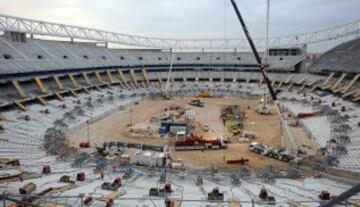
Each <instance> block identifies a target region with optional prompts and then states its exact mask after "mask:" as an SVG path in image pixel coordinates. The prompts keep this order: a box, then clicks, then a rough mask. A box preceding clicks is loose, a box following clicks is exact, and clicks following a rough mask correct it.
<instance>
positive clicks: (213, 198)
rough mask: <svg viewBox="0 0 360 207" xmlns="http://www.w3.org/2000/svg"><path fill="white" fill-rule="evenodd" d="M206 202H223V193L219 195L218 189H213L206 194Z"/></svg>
mask: <svg viewBox="0 0 360 207" xmlns="http://www.w3.org/2000/svg"><path fill="white" fill-rule="evenodd" d="M207 199H208V201H224V193H220V190H219V188H214V189H213V190H212V191H211V192H210V193H208V198H207Z"/></svg>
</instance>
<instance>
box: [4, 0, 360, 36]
mask: <svg viewBox="0 0 360 207" xmlns="http://www.w3.org/2000/svg"><path fill="white" fill-rule="evenodd" d="M237 3H238V6H239V8H240V10H241V12H242V13H243V16H244V18H245V21H246V22H247V24H248V27H249V29H250V31H251V33H252V35H253V36H254V37H264V36H265V33H264V32H265V10H266V0H237ZM359 9H360V0H271V29H270V30H271V35H272V36H279V35H287V34H295V33H302V32H308V31H314V30H319V29H322V28H327V27H332V26H335V25H338V24H343V23H347V22H350V21H353V20H356V19H358V18H359V16H360V15H359V14H360V12H359ZM0 13H2V14H8V15H13V16H19V17H26V18H32V19H39V20H45V21H52V22H59V23H66V24H71V25H79V26H85V27H91V28H97V29H103V30H109V31H115V32H122V33H129V34H136V35H144V36H153V37H170V38H223V37H224V34H225V36H226V37H234V38H237V37H243V34H242V32H241V30H240V29H241V28H240V25H239V23H238V22H237V19H236V16H235V13H234V11H233V9H232V7H231V3H230V0H0ZM224 28H225V29H224Z"/></svg>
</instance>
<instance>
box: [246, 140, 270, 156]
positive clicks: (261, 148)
mask: <svg viewBox="0 0 360 207" xmlns="http://www.w3.org/2000/svg"><path fill="white" fill-rule="evenodd" d="M249 149H250V150H251V151H253V152H255V153H257V154H263V153H264V152H265V151H266V150H267V149H268V146H266V145H264V144H262V143H258V142H252V143H250V145H249Z"/></svg>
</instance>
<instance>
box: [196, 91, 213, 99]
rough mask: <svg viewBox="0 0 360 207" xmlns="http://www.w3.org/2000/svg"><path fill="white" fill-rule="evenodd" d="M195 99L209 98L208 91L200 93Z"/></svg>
mask: <svg viewBox="0 0 360 207" xmlns="http://www.w3.org/2000/svg"><path fill="white" fill-rule="evenodd" d="M196 98H211V95H210V92H208V91H201V92H200V93H199V94H198V95H197V96H196Z"/></svg>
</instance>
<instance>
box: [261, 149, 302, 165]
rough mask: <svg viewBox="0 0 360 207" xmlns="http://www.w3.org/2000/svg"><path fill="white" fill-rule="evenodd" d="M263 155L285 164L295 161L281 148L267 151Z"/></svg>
mask: <svg viewBox="0 0 360 207" xmlns="http://www.w3.org/2000/svg"><path fill="white" fill-rule="evenodd" d="M263 155H265V156H268V157H272V158H274V159H277V160H282V161H285V162H290V161H292V160H294V159H295V157H294V156H292V155H290V153H288V151H287V150H286V149H285V148H283V147H277V148H275V149H268V150H266V151H265V152H264V153H263Z"/></svg>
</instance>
